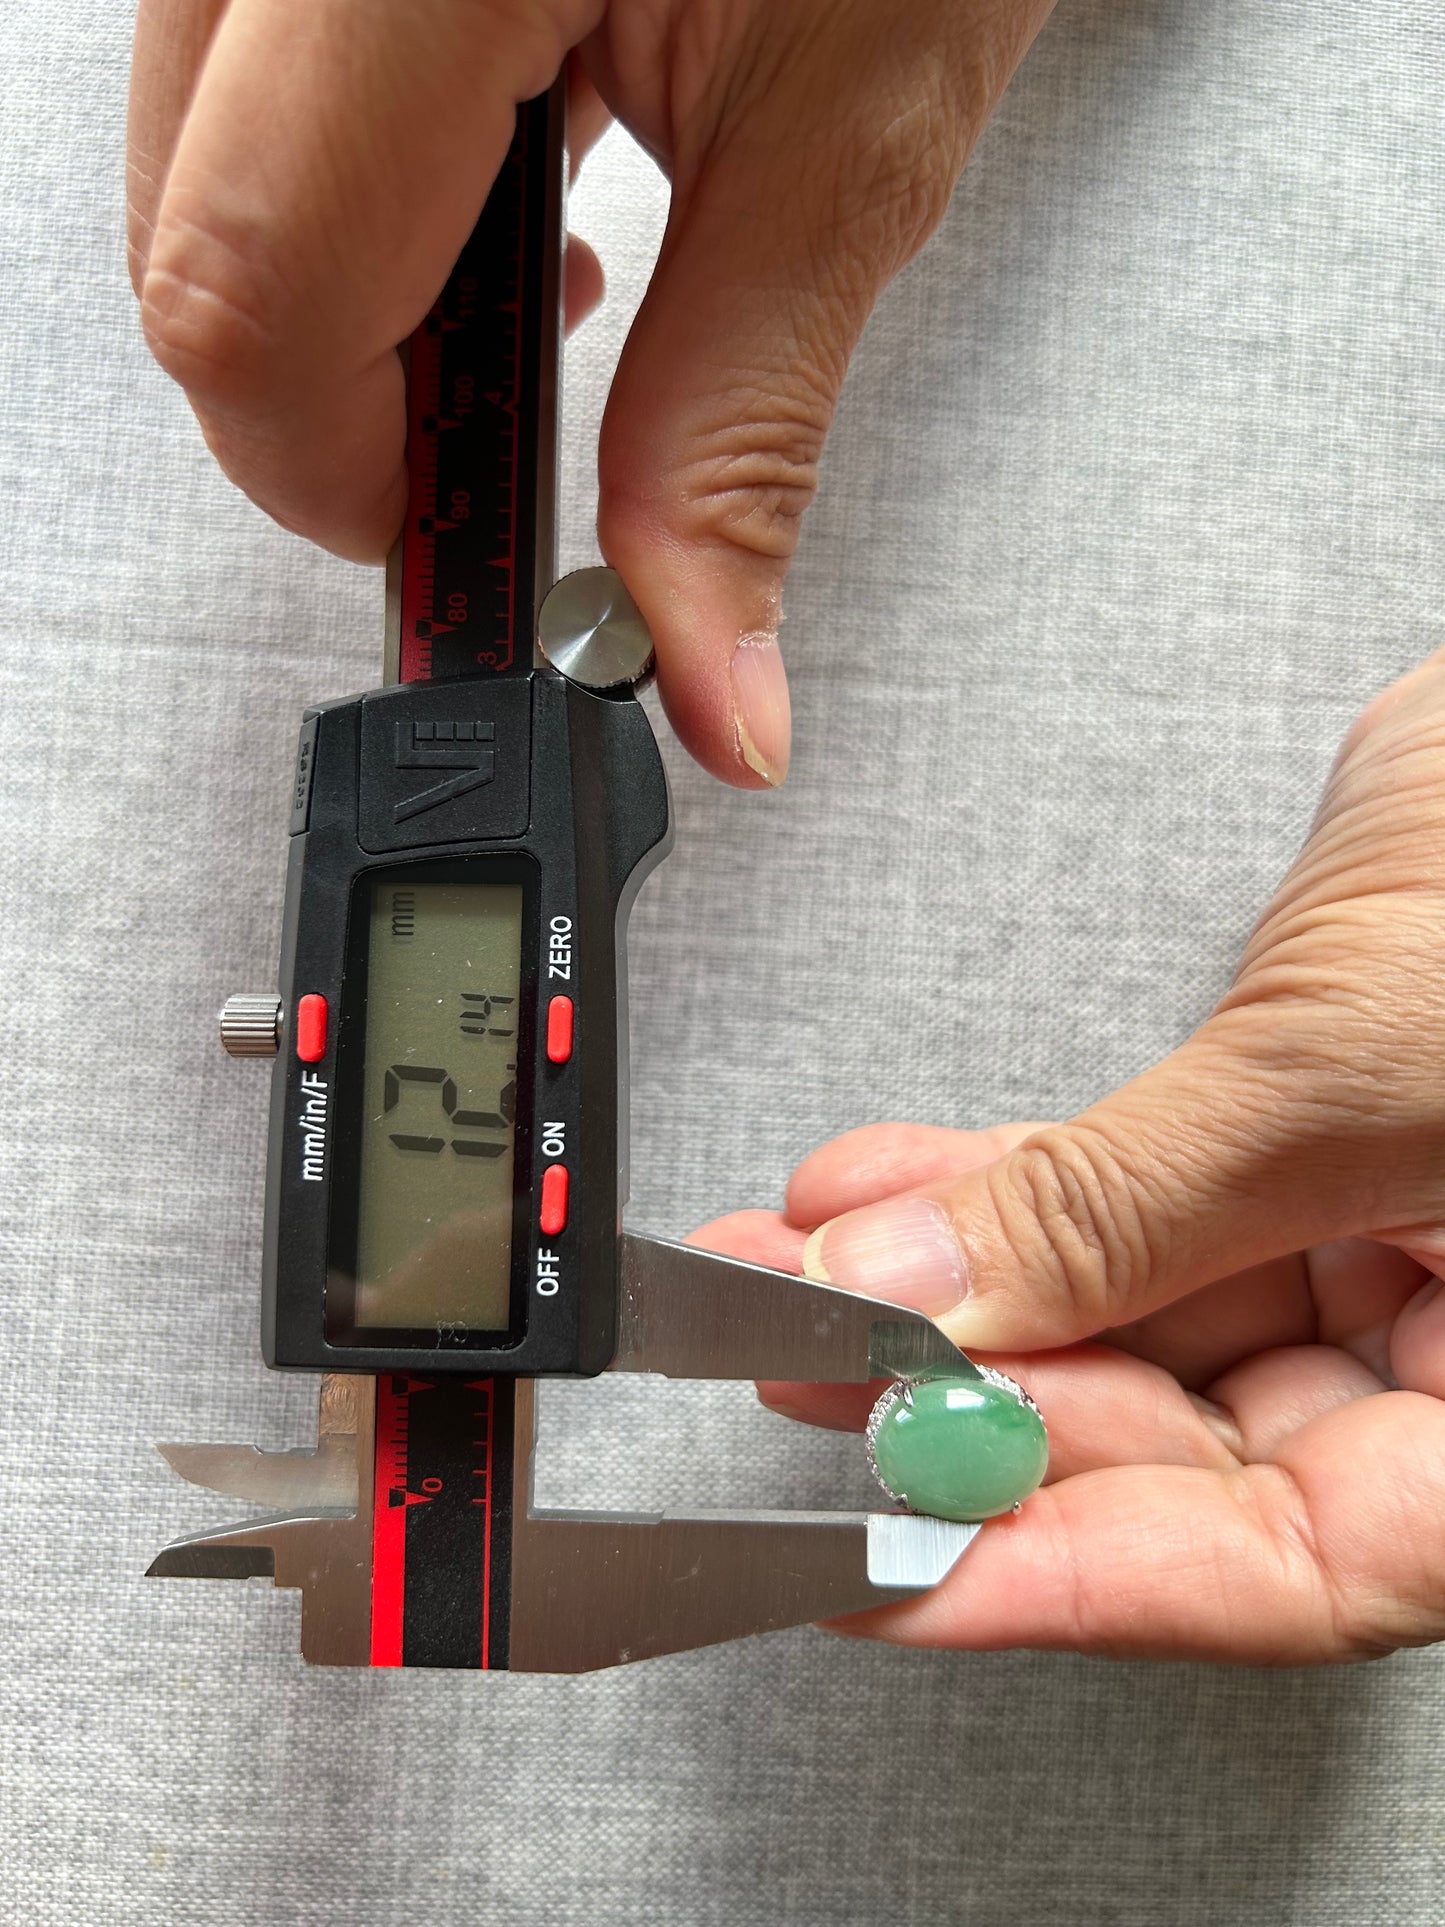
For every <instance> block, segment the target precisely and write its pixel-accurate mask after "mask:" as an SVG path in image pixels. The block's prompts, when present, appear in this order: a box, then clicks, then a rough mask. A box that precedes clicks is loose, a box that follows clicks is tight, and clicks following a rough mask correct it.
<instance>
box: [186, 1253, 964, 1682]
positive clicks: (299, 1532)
mask: <svg viewBox="0 0 1445 1927" xmlns="http://www.w3.org/2000/svg"><path fill="white" fill-rule="evenodd" d="M619 1271H620V1278H619V1290H620V1319H619V1343H618V1348H617V1353H616V1356H615V1358H614V1360H613V1363H612V1366H611V1369H612V1370H613V1371H618V1372H649V1373H655V1374H658V1375H661V1376H663V1377H666V1378H678V1379H740V1380H746V1379H756V1378H774V1379H794V1380H804V1381H828V1382H835V1383H851V1384H861V1383H865V1382H867V1381H868V1380H870V1379H877V1378H889V1377H893V1378H903V1377H913V1376H915V1375H919V1374H924V1373H930V1372H940V1371H941V1372H947V1373H949V1374H950V1375H951V1376H954V1377H969V1376H974V1375H976V1367H974V1366H973V1365H972V1363H971V1362H970V1361H969V1360H968V1359H967V1358H965V1357H964V1355H963V1354H962V1353H961V1352H959V1351H958V1350H957V1349H956V1347H955V1346H953V1345H952V1344H951V1343H950V1342H949V1340H948V1339H947V1338H945V1337H944V1335H943V1333H942V1332H940V1331H939V1329H938V1327H937V1326H936V1325H934V1324H933V1323H932V1322H931V1321H930V1320H929V1319H927V1318H925V1317H924V1316H923V1314H922V1313H921V1312H915V1311H911V1310H908V1309H906V1308H905V1307H902V1306H899V1305H894V1304H889V1303H885V1302H883V1301H882V1300H878V1299H870V1298H862V1297H859V1296H857V1295H856V1294H854V1293H851V1292H844V1291H838V1290H835V1289H834V1288H832V1287H831V1286H827V1285H815V1284H812V1283H810V1282H808V1281H807V1280H805V1279H801V1278H796V1277H794V1276H792V1275H791V1274H790V1273H787V1272H780V1271H772V1270H769V1269H767V1268H766V1267H764V1266H761V1265H750V1264H744V1263H741V1262H740V1261H738V1260H736V1259H733V1258H727V1257H723V1256H720V1255H718V1254H717V1253H714V1252H707V1251H700V1250H698V1249H696V1248H695V1247H693V1246H690V1245H682V1244H675V1243H672V1242H670V1241H668V1240H664V1239H656V1238H646V1237H640V1236H637V1235H635V1234H631V1233H624V1234H623V1236H622V1239H621V1244H620V1264H619ZM498 1382H500V1381H498ZM487 1383H488V1385H490V1384H491V1383H492V1382H491V1381H488V1382H487ZM455 1384H456V1386H457V1388H459V1389H464V1381H460V1380H458V1381H455ZM509 1384H510V1386H511V1391H510V1393H509V1397H508V1400H507V1404H508V1406H509V1408H510V1409H509V1413H503V1414H501V1416H503V1417H509V1422H510V1434H509V1440H500V1439H498V1440H495V1441H494V1440H492V1439H491V1437H490V1436H489V1437H488V1440H487V1445H488V1452H487V1456H486V1465H485V1471H484V1472H483V1471H481V1470H480V1469H479V1468H478V1467H476V1466H473V1467H471V1468H470V1472H471V1476H473V1477H474V1478H481V1477H485V1478H487V1479H488V1480H490V1479H491V1478H492V1476H493V1474H494V1473H495V1474H496V1475H497V1477H498V1479H499V1480H500V1479H501V1478H503V1477H505V1479H506V1481H507V1484H508V1488H509V1489H507V1490H505V1491H503V1490H498V1491H497V1492H495V1493H489V1495H488V1511H487V1517H488V1521H489V1532H488V1537H487V1546H486V1568H485V1572H484V1574H483V1578H482V1584H481V1587H480V1597H479V1596H478V1592H477V1590H475V1589H474V1588H473V1586H472V1585H471V1584H470V1583H469V1581H468V1579H467V1577H466V1575H465V1574H464V1573H461V1572H458V1573H457V1574H456V1575H455V1587H454V1591H453V1594H452V1596H451V1597H450V1599H448V1598H447V1597H446V1596H445V1587H446V1584H447V1574H446V1572H445V1570H443V1571H442V1572H441V1573H440V1574H438V1573H436V1572H433V1573H432V1575H431V1580H432V1581H433V1582H435V1581H436V1580H437V1579H438V1578H440V1580H441V1583H442V1586H443V1589H444V1590H443V1597H442V1602H441V1604H442V1610H443V1612H444V1613H454V1614H455V1615H456V1616H457V1617H458V1619H465V1620H467V1621H470V1620H472V1619H474V1618H476V1617H478V1616H479V1615H480V1617H481V1618H482V1620H483V1621H486V1620H487V1619H488V1618H490V1619H491V1620H492V1621H493V1622H494V1623H492V1624H491V1625H489V1626H484V1629H483V1631H482V1634H481V1638H480V1645H479V1648H478V1651H479V1653H480V1662H479V1663H480V1665H481V1666H482V1667H483V1668H484V1669H488V1670H500V1668H501V1667H502V1666H505V1667H506V1668H507V1669H509V1670H511V1671H513V1672H532V1673H582V1672H591V1671H594V1670H597V1669H599V1668H602V1667H608V1666H619V1665H623V1664H626V1663H627V1662H629V1661H632V1660H640V1659H650V1658H654V1657H656V1656H658V1655H660V1654H663V1653H674V1652H683V1651H687V1650H690V1649H692V1648H695V1647H700V1646H709V1645H715V1644H717V1643H719V1642H721V1641H725V1640H731V1639H741V1638H744V1637H746V1636H748V1635H750V1634H754V1633H764V1632H772V1631H777V1630H780V1629H781V1628H783V1627H788V1626H796V1625H802V1624H806V1623H808V1622H809V1621H813V1620H818V1619H826V1618H831V1617H834V1616H836V1615H839V1614H843V1613H850V1612H857V1611H860V1610H862V1609H863V1608H866V1607H869V1606H879V1605H885V1604H888V1603H889V1602H891V1601H893V1600H897V1599H902V1598H905V1597H907V1596H908V1595H909V1594H911V1593H915V1592H919V1591H923V1590H926V1589H927V1588H929V1587H931V1586H935V1585H937V1584H938V1583H939V1581H940V1580H941V1579H943V1578H944V1577H945V1575H946V1574H947V1573H948V1571H949V1570H950V1568H951V1567H952V1566H953V1565H954V1564H955V1562H956V1561H957V1560H958V1559H959V1558H960V1557H961V1556H962V1554H963V1553H964V1552H965V1551H966V1550H967V1549H968V1547H969V1545H970V1544H971V1543H972V1541H973V1539H974V1538H975V1536H976V1535H977V1533H978V1530H979V1528H978V1526H977V1525H964V1524H957V1523H954V1522H952V1521H948V1520H942V1519H933V1518H924V1517H920V1516H918V1515H916V1514H913V1513H908V1512H902V1511H891V1512H872V1513H865V1512H838V1513H833V1512H782V1511H762V1510H760V1511H753V1510H743V1511H702V1510H699V1511H693V1512H664V1513H660V1514H656V1515H651V1516H639V1515H632V1514H627V1513H611V1512H592V1511H569V1510H564V1509H558V1508H546V1509H543V1508H539V1507H538V1506H536V1505H535V1504H534V1502H533V1496H532V1494H533V1483H534V1477H533V1475H534V1469H535V1455H536V1445H537V1407H536V1382H535V1381H534V1380H531V1379H516V1380H513V1381H509ZM378 1387H381V1388H382V1390H381V1392H380V1394H379V1391H378ZM386 1387H387V1381H386V1379H385V1378H383V1379H380V1380H378V1379H375V1378H370V1377H361V1376H341V1375H336V1374H329V1375H327V1376H326V1377H324V1378H323V1380H322V1382H321V1400H320V1414H319V1420H318V1431H317V1444H316V1447H315V1449H314V1450H302V1451H293V1452H261V1451H259V1450H257V1449H256V1448H255V1447H254V1446H236V1445H163V1446H162V1447H161V1448H160V1450H161V1452H162V1454H163V1455H164V1457H165V1458H166V1459H167V1460H168V1461H169V1463H170V1464H171V1465H172V1466H173V1467H174V1469H175V1470H176V1471H177V1472H178V1473H179V1474H180V1475H181V1477H182V1478H184V1479H187V1480H189V1481H190V1482H191V1483H192V1484H194V1485H201V1486H205V1487H208V1488H209V1489H211V1490H212V1491H217V1492H223V1493H225V1494H226V1495H227V1496H228V1497H231V1498H235V1499H239V1500H244V1501H250V1502H253V1503H259V1504H263V1505H268V1506H270V1507H272V1508H275V1509H274V1510H273V1511H271V1512H269V1513H267V1514H265V1515H263V1516H260V1517H257V1518H253V1519H249V1520H246V1521H243V1522H242V1523H240V1524H238V1525H234V1526H229V1527H226V1528H223V1529H222V1530H220V1531H217V1532H208V1533H203V1534H200V1535H197V1536H195V1537H191V1538H185V1539H179V1540H177V1541H175V1543H173V1544H172V1545H170V1546H168V1547H166V1549H165V1550H164V1551H163V1552H162V1553H161V1554H160V1555H159V1556H158V1557H157V1558H156V1560H155V1561H154V1562H153V1563H152V1565H151V1567H150V1574H151V1576H154V1577H165V1578H207V1579H246V1578H253V1577H266V1578H269V1579H271V1580H272V1582H273V1583H274V1584H275V1585H277V1586H281V1587H288V1588H294V1589H296V1590H298V1591H299V1592H300V1594H301V1651H302V1654H303V1657H304V1658H305V1659H307V1660H308V1661H310V1662H311V1663H312V1664H314V1665H324V1666H326V1665H329V1666H368V1665H390V1664H400V1663H403V1660H402V1653H401V1647H400V1643H399V1635H398V1636H397V1637H396V1638H393V1637H392V1636H391V1634H390V1633H389V1631H388V1627H389V1626H390V1624H391V1623H392V1621H393V1620H395V1622H396V1624H397V1625H399V1624H400V1618H399V1615H400V1612H401V1605H400V1601H399V1599H398V1597H397V1593H398V1588H399V1587H400V1586H401V1585H402V1583H403V1582H402V1579H401V1577H400V1575H399V1573H398V1571H397V1570H396V1569H395V1568H393V1567H391V1566H389V1564H388V1551H387V1548H388V1547H390V1546H393V1545H394V1544H395V1543H396V1531H395V1527H396V1523H397V1515H398V1514H400V1516H401V1518H402V1519H404V1518H405V1515H406V1511H407V1509H408V1508H409V1507H411V1506H419V1505H426V1504H428V1503H430V1502H431V1501H430V1495H429V1494H428V1493H427V1492H425V1491H422V1490H419V1489H415V1488H416V1487H418V1486H419V1485H426V1484H428V1483H436V1484H438V1485H444V1484H445V1480H444V1479H441V1478H439V1479H436V1480H432V1481H429V1480H416V1479H408V1478H406V1476H405V1473H404V1470H402V1472H401V1476H402V1484H401V1485H398V1484H397V1483H396V1479H397V1476H398V1471H399V1470H401V1468H399V1466H398V1464H397V1463H395V1462H394V1461H393V1460H392V1459H390V1458H389V1456H388V1450H387V1448H386V1446H385V1444H384V1442H382V1441H380V1440H379V1435H378V1421H377V1408H378V1397H379V1396H383V1397H385V1396H388V1393H387V1390H386ZM431 1389H439V1388H438V1387H436V1385H435V1382H432V1384H430V1385H429V1384H428V1383H427V1382H426V1381H419V1380H408V1381H407V1382H406V1385H405V1386H403V1387H402V1388H401V1393H402V1395H403V1396H409V1397H420V1396H423V1395H424V1394H425V1393H426V1392H427V1391H428V1390H431ZM477 1391H478V1396H479V1397H480V1387H478V1388H477ZM478 1412H479V1417H478V1421H477V1423H478V1426H479V1427H480V1426H481V1425H482V1424H483V1423H485V1424H486V1425H487V1426H488V1427H490V1425H491V1424H492V1422H493V1418H494V1416H496V1415H497V1414H496V1408H495V1406H494V1404H493V1402H492V1395H491V1393H490V1391H489V1392H488V1394H487V1398H486V1401H485V1402H484V1403H482V1404H479V1406H478ZM474 1443H476V1444H478V1445H480V1444H481V1441H480V1440H477V1441H474ZM508 1443H509V1444H510V1450H507V1449H505V1448H506V1445H507V1444H508ZM494 1446H495V1447H497V1448H499V1449H496V1450H493V1449H492V1448H493V1447H494ZM467 1470H468V1468H465V1467H458V1468H457V1471H458V1474H459V1476H462V1477H465V1476H466V1473H467ZM439 1496H440V1495H438V1497H439ZM474 1503H480V1501H479V1500H478V1501H474ZM492 1527H494V1528H495V1538H494V1537H493V1531H492V1530H491V1528H492ZM432 1591H433V1598H432V1609H433V1610H435V1609H436V1593H435V1584H433V1588H432ZM503 1621H504V1622H505V1623H502V1622H503ZM489 1655H490V1657H489ZM404 1663H407V1664H416V1663H420V1664H442V1665H445V1664H454V1663H467V1662H456V1661H454V1660H450V1659H447V1658H430V1659H429V1658H428V1657H427V1656H426V1655H425V1653H423V1654H422V1655H421V1656H420V1657H419V1658H415V1659H414V1658H412V1657H411V1656H410V1655H408V1656H407V1658H406V1660H405V1662H404ZM471 1663H472V1664H477V1663H478V1662H477V1661H472V1662H471Z"/></svg>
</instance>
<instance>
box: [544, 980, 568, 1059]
mask: <svg viewBox="0 0 1445 1927" xmlns="http://www.w3.org/2000/svg"><path fill="white" fill-rule="evenodd" d="M571 1055H572V999H571V998H570V997H554V998H553V999H552V1001H551V1003H550V1004H548V1006H547V1062H548V1063H549V1064H565V1063H566V1062H567V1059H568V1058H569V1057H570V1056H571Z"/></svg>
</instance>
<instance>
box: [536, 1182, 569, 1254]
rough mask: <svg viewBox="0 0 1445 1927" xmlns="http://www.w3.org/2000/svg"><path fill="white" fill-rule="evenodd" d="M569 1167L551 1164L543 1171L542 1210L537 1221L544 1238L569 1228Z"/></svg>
mask: <svg viewBox="0 0 1445 1927" xmlns="http://www.w3.org/2000/svg"><path fill="white" fill-rule="evenodd" d="M567 1182H568V1180H567V1167H566V1165H565V1164H549V1165H548V1166H547V1168H546V1170H545V1171H544V1172H543V1173H542V1210H541V1213H540V1215H539V1217H538V1220H537V1222H538V1223H539V1224H540V1225H541V1227H542V1236H543V1237H544V1238H555V1237H556V1235H557V1233H558V1232H559V1231H565V1230H566V1229H567Z"/></svg>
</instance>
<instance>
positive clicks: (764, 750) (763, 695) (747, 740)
mask: <svg viewBox="0 0 1445 1927" xmlns="http://www.w3.org/2000/svg"><path fill="white" fill-rule="evenodd" d="M732 678H733V720H734V722H735V724H736V726H737V732H738V754H739V755H740V756H741V757H742V759H743V761H744V762H745V763H746V764H747V766H748V768H749V769H751V770H756V771H757V773H758V775H759V776H761V777H762V779H763V781H764V782H765V783H770V784H771V785H772V787H773V788H774V789H777V787H778V785H779V784H780V783H781V782H782V780H783V778H784V777H785V776H786V775H787V773H788V753H789V750H790V748H791V744H792V733H793V711H792V704H791V703H790V701H789V699H788V672H787V671H786V669H784V667H783V657H782V651H781V650H780V649H779V648H778V638H777V636H776V635H774V634H773V633H772V631H771V630H767V629H757V630H753V631H752V632H750V633H749V634H748V635H745V636H741V637H740V638H739V639H738V646H737V648H736V649H734V650H733V662H732Z"/></svg>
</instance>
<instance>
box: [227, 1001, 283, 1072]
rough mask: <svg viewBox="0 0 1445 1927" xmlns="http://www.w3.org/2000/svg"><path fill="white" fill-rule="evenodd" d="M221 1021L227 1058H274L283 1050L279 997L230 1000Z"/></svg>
mask: <svg viewBox="0 0 1445 1927" xmlns="http://www.w3.org/2000/svg"><path fill="white" fill-rule="evenodd" d="M218 1021H219V1023H220V1026H221V1048H222V1050H224V1051H225V1053H226V1055H227V1056H228V1057H274V1056H275V1055H276V1052H277V1050H278V1049H279V1048H280V1042H281V999H280V998H279V997H247V996H241V997H228V998H227V999H226V1001H225V1004H224V1006H223V1007H222V1010H221V1015H220V1018H219V1020H218Z"/></svg>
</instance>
